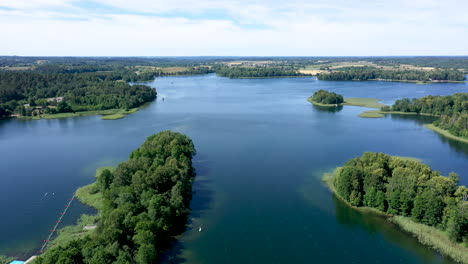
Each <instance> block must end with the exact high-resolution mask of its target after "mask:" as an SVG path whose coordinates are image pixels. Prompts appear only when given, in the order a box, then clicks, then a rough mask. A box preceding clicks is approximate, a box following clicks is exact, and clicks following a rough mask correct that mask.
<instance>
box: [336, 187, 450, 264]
mask: <svg viewBox="0 0 468 264" xmlns="http://www.w3.org/2000/svg"><path fill="white" fill-rule="evenodd" d="M333 202H334V204H335V209H336V218H337V220H338V222H339V223H340V224H341V225H343V226H346V227H348V228H350V229H361V230H364V231H365V232H367V233H369V234H371V235H372V236H377V235H383V237H384V238H385V240H387V241H389V242H391V243H394V244H396V245H399V246H402V247H403V248H407V249H410V250H411V251H413V252H415V253H416V254H418V255H419V256H420V257H421V258H422V259H423V260H424V263H444V264H449V263H450V264H451V263H455V262H453V261H451V260H448V259H447V258H444V257H442V256H440V255H438V254H434V252H433V251H432V250H431V249H429V248H426V247H422V246H421V244H420V243H419V242H418V240H417V239H416V238H414V237H413V236H411V235H410V234H408V233H406V232H405V231H403V230H401V229H399V227H398V226H396V225H395V224H393V223H391V222H390V221H388V220H387V219H386V217H384V216H381V215H377V214H375V213H372V212H361V211H359V210H356V209H353V208H351V207H349V206H347V205H346V204H345V203H344V202H343V201H341V200H340V199H339V198H337V197H336V195H333Z"/></svg>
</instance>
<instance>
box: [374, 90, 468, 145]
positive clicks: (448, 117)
mask: <svg viewBox="0 0 468 264" xmlns="http://www.w3.org/2000/svg"><path fill="white" fill-rule="evenodd" d="M382 110H383V111H399V112H414V113H423V114H431V115H436V116H440V118H439V119H438V120H437V121H435V122H434V125H435V126H437V127H440V128H442V129H445V130H448V131H449V132H450V133H452V134H453V135H455V136H459V137H463V138H468V93H457V94H454V95H448V96H432V95H430V96H425V97H422V98H419V99H408V98H404V99H400V100H397V101H396V102H395V104H393V106H391V107H383V108H382Z"/></svg>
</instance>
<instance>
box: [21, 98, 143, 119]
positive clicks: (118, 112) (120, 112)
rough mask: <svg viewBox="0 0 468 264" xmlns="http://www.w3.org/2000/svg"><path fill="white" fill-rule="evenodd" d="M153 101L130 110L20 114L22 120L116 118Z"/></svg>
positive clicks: (131, 112) (122, 116)
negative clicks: (90, 117) (84, 117)
mask: <svg viewBox="0 0 468 264" xmlns="http://www.w3.org/2000/svg"><path fill="white" fill-rule="evenodd" d="M149 104H151V102H148V103H145V104H143V105H141V106H139V107H135V108H132V109H130V110H124V109H107V110H93V111H82V112H75V113H58V114H43V115H41V116H32V117H29V116H19V117H17V118H18V119H20V120H41V119H63V118H69V117H81V116H92V115H102V118H101V119H102V120H116V119H121V118H124V117H126V116H127V115H129V114H133V113H136V112H138V110H140V109H142V108H144V107H147V106H148V105H149Z"/></svg>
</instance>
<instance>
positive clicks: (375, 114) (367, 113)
mask: <svg viewBox="0 0 468 264" xmlns="http://www.w3.org/2000/svg"><path fill="white" fill-rule="evenodd" d="M359 116H360V117H365V118H381V117H384V116H385V115H384V114H382V112H381V111H380V110H371V111H365V112H362V113H361V114H359Z"/></svg>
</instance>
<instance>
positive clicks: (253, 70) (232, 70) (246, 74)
mask: <svg viewBox="0 0 468 264" xmlns="http://www.w3.org/2000/svg"><path fill="white" fill-rule="evenodd" d="M216 74H218V75H219V76H222V77H228V78H267V77H287V76H308V75H307V74H303V73H300V72H299V71H297V70H294V69H287V68H281V67H229V68H227V67H225V68H221V69H219V70H217V71H216Z"/></svg>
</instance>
